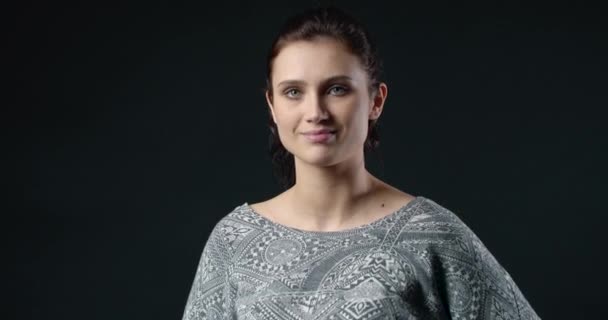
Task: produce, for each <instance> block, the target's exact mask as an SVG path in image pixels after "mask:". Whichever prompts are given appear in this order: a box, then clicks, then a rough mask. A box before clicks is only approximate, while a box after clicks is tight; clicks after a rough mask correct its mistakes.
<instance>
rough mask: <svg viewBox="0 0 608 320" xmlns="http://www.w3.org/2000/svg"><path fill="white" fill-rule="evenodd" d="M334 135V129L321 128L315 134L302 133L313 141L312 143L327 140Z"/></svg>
mask: <svg viewBox="0 0 608 320" xmlns="http://www.w3.org/2000/svg"><path fill="white" fill-rule="evenodd" d="M335 135H336V131H323V130H321V132H320V133H317V134H314V133H305V134H304V136H305V137H306V139H308V141H310V142H314V143H325V142H328V141H330V140H331V139H333V138H334V136H335Z"/></svg>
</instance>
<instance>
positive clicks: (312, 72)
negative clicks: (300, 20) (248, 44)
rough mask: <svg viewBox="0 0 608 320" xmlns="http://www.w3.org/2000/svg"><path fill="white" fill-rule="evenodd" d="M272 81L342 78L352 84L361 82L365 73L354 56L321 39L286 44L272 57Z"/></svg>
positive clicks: (343, 48) (339, 45)
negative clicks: (343, 76)
mask: <svg viewBox="0 0 608 320" xmlns="http://www.w3.org/2000/svg"><path fill="white" fill-rule="evenodd" d="M272 73H273V75H272V79H273V82H274V83H275V84H276V83H279V82H281V81H283V80H303V81H306V82H316V81H322V80H323V79H325V78H328V77H331V76H336V75H346V76H349V77H351V78H352V79H354V80H355V81H365V77H366V74H365V70H364V69H363V66H362V65H361V63H360V61H359V59H358V57H357V56H356V55H354V54H352V53H351V52H350V51H349V50H348V48H347V47H346V46H345V45H344V44H343V43H341V42H339V41H337V40H334V39H331V38H327V37H323V38H316V39H314V40H299V41H293V42H289V43H287V44H286V45H285V46H284V47H283V48H282V50H281V51H280V52H279V54H278V55H277V56H276V57H275V59H274V62H273V70H272Z"/></svg>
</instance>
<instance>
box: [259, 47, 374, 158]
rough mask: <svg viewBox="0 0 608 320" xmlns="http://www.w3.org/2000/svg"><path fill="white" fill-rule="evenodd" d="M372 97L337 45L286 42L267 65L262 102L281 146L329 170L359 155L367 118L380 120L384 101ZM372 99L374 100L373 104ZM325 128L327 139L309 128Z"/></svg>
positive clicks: (361, 73)
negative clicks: (267, 79) (269, 75)
mask: <svg viewBox="0 0 608 320" xmlns="http://www.w3.org/2000/svg"><path fill="white" fill-rule="evenodd" d="M381 86H383V88H382V90H380V91H381V92H382V95H383V96H382V97H381V98H380V99H379V98H372V97H370V93H369V91H368V77H367V74H366V72H365V70H364V69H363V66H362V65H361V63H360V62H359V59H358V58H357V56H355V55H353V54H352V53H350V52H349V51H348V49H347V48H346V47H345V46H344V45H343V44H342V43H340V42H338V41H336V40H334V39H331V38H327V37H323V38H317V39H315V40H313V41H295V42H290V43H289V44H287V45H286V46H285V47H283V49H282V50H281V51H280V52H279V54H278V55H277V56H276V57H275V59H274V62H273V67H272V88H273V96H272V99H270V97H269V93H268V92H267V93H266V99H267V102H268V105H269V107H270V111H271V113H272V117H273V119H274V122H275V123H276V124H277V128H278V132H279V137H280V139H281V143H282V144H283V146H285V148H286V149H287V150H288V151H289V152H291V153H292V154H293V155H294V156H295V157H296V161H304V162H307V163H310V164H316V165H322V166H329V165H333V164H336V163H338V162H341V161H344V160H345V159H347V158H349V157H352V156H353V155H355V154H356V153H357V152H360V153H361V154H362V153H363V144H364V142H365V139H366V137H367V130H368V120H370V119H376V118H378V117H379V116H380V112H381V110H382V104H383V102H384V98H385V97H386V86H385V85H384V84H382V85H381ZM374 101H375V102H374ZM327 128H329V129H331V130H335V133H333V134H331V135H329V137H328V138H326V139H323V137H319V136H317V137H312V136H309V135H306V134H305V133H306V132H308V131H311V130H318V129H327Z"/></svg>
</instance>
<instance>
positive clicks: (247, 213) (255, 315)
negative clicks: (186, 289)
mask: <svg viewBox="0 0 608 320" xmlns="http://www.w3.org/2000/svg"><path fill="white" fill-rule="evenodd" d="M183 319H184V320H187V319H241V320H246V319H251V320H253V319H263V320H274V319H277V320H279V319H280V320H283V319H293V320H297V319H335V320H338V319H340V320H346V319H349V320H352V319H467V320H474V319H540V318H539V317H538V315H537V314H536V313H535V312H534V310H533V309H532V307H531V306H530V304H529V303H528V301H527V300H526V299H525V297H524V296H523V295H522V293H521V291H520V290H519V288H518V287H517V285H516V284H515V283H514V281H513V279H512V278H511V277H510V276H509V273H507V271H506V270H505V269H504V268H503V267H502V266H501V265H500V264H499V263H498V262H497V261H496V259H495V258H494V256H493V255H492V254H491V253H490V252H489V251H488V250H487V248H486V247H485V246H484V244H483V243H482V242H481V241H480V240H479V239H478V237H477V236H476V235H475V234H474V233H473V232H472V231H471V229H469V228H468V227H467V226H466V225H465V224H464V222H463V221H462V220H460V219H459V218H458V217H457V216H456V215H455V214H454V213H452V212H451V211H449V210H448V209H446V208H444V207H442V206H440V205H438V204H437V203H435V202H434V201H432V200H430V199H427V198H424V197H422V196H418V197H416V198H415V199H414V200H412V201H410V202H409V203H407V204H406V205H404V206H403V207H401V208H399V209H398V210H396V211H394V212H392V213H391V214H389V215H387V216H385V217H383V218H381V219H378V220H376V221H374V222H372V223H369V224H367V225H363V226H360V227H356V228H352V229H348V230H341V231H330V232H313V231H305V230H299V229H295V228H292V227H288V226H284V225H281V224H277V223H274V222H273V221H271V220H269V219H267V218H265V217H263V216H261V215H260V214H259V213H257V212H255V211H254V210H253V209H252V208H251V207H250V206H249V205H248V203H247V202H245V203H244V204H242V205H239V206H237V207H236V208H234V209H233V211H231V212H230V213H229V214H227V215H226V216H225V217H224V218H222V219H221V220H220V221H219V222H218V223H217V224H216V225H215V227H214V228H213V230H212V232H211V234H210V236H209V238H208V240H207V243H206V245H205V247H204V249H203V252H202V255H201V258H200V262H199V264H198V268H197V270H196V275H195V277H194V282H193V284H192V288H191V289H190V294H189V296H188V300H187V303H186V306H185V311H184V314H183Z"/></svg>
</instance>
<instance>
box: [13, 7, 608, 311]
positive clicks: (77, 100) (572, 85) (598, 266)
mask: <svg viewBox="0 0 608 320" xmlns="http://www.w3.org/2000/svg"><path fill="white" fill-rule="evenodd" d="M335 3H338V4H340V5H343V7H344V8H345V9H346V10H348V11H349V12H351V13H352V14H353V15H355V16H357V17H358V18H360V19H361V20H362V21H363V22H364V23H365V24H367V25H368V26H369V28H370V30H371V31H372V33H373V34H374V35H375V37H376V39H377V42H378V45H379V48H380V51H381V54H382V56H383V57H384V60H385V70H386V72H385V75H386V78H385V79H386V81H387V83H388V86H389V95H388V100H387V103H386V105H385V109H384V113H383V114H382V117H381V120H380V122H379V124H380V130H381V131H380V133H381V135H382V138H381V140H382V144H381V152H382V158H383V159H384V161H383V162H381V161H380V157H377V156H376V157H372V158H370V159H369V162H368V163H369V166H370V170H372V172H373V173H375V174H376V175H378V176H379V177H381V179H384V180H385V181H387V182H389V183H390V184H393V185H395V186H397V187H398V188H400V189H402V190H404V191H406V192H409V193H411V194H414V195H422V196H425V197H428V198H430V199H433V200H435V201H436V202H438V203H439V204H441V205H443V206H445V207H447V208H449V209H451V210H452V211H453V212H455V213H456V214H458V215H459V216H460V217H461V218H462V219H463V220H464V221H465V222H466V223H467V224H468V225H469V226H470V227H471V228H472V229H473V230H474V231H475V233H476V234H477V235H478V236H479V237H480V238H481V239H482V241H483V242H484V243H485V244H486V246H487V247H488V248H489V249H490V251H491V252H492V253H493V254H494V255H495V256H496V258H497V259H498V260H499V261H500V262H501V264H502V265H503V266H504V267H505V268H506V269H507V270H508V271H509V272H510V274H511V275H512V276H513V278H514V279H515V281H516V283H517V284H518V286H519V287H520V289H521V290H522V292H523V293H524V294H525V296H526V297H527V298H528V300H529V302H530V303H531V304H532V306H533V307H534V308H535V310H536V311H537V312H538V314H539V315H540V316H541V317H543V318H544V319H593V318H600V317H602V316H600V315H604V313H605V312H604V310H603V301H604V299H605V297H604V291H605V289H604V287H603V285H604V283H605V280H606V279H605V274H606V273H605V270H604V269H605V265H604V264H603V260H604V259H603V257H602V256H603V254H601V251H600V250H602V246H601V243H602V238H601V237H602V235H603V233H604V230H605V227H604V225H605V223H606V218H605V216H604V214H605V213H606V207H605V203H602V200H604V199H605V195H604V193H605V192H606V187H605V181H606V180H605V178H606V174H605V173H606V171H605V168H604V167H605V164H606V163H607V161H606V160H607V158H608V157H607V154H606V131H605V128H604V126H605V112H603V111H602V110H601V108H605V107H606V106H607V102H608V99H607V91H606V84H607V82H606V76H607V73H606V71H607V69H608V68H607V63H606V57H607V53H608V50H607V45H606V28H605V26H604V25H602V24H601V23H602V20H603V19H605V17H604V15H603V14H602V13H601V11H600V10H599V7H596V6H592V5H590V4H587V3H583V2H580V1H579V2H572V3H570V4H558V3H546V4H541V3H531V2H525V3H526V4H525V5H521V6H514V5H500V4H495V3H494V4H491V5H490V4H487V3H486V2H479V3H474V2H468V4H457V3H456V2H454V1H450V2H432V3H431V2H428V3H427V4H425V5H419V4H418V5H411V4H398V3H397V2H395V3H393V2H386V3H382V2H379V1H373V2H372V1H370V2H368V3H367V4H361V5H359V4H354V3H352V2H351V1H338V2H335ZM306 7H308V4H307V3H298V4H293V3H290V1H273V2H268V1H266V2H264V4H253V3H247V2H243V3H234V2H228V1H224V2H220V3H215V4H209V3H203V1H196V2H191V3H178V2H171V3H165V4H158V3H150V2H147V1H141V2H137V3H136V2H120V3H118V4H110V3H108V2H98V3H93V2H83V3H80V4H78V3H65V2H51V1H49V2H35V1H28V2H22V3H21V4H20V6H19V7H18V8H15V9H14V10H12V11H10V12H9V15H10V19H8V20H6V21H7V22H8V28H7V30H8V31H9V33H8V37H7V38H5V45H6V52H8V53H9V57H10V58H7V60H6V61H5V62H8V65H9V69H7V70H11V71H14V73H12V74H14V76H13V77H12V78H11V81H10V83H11V84H17V86H16V88H15V90H8V92H7V97H6V100H5V107H4V108H3V109H4V111H3V114H4V116H3V119H2V120H3V121H2V123H3V124H4V129H8V133H7V134H6V135H5V137H8V138H9V142H8V143H7V144H5V146H6V150H7V155H8V156H9V157H10V156H15V157H14V159H15V160H16V161H15V162H14V164H15V165H13V166H11V167H7V169H8V170H7V172H8V174H7V175H6V177H9V179H7V180H5V181H8V182H9V183H10V191H9V192H8V193H5V194H6V195H8V201H7V202H6V203H8V204H9V210H7V211H6V212H7V213H8V214H7V215H5V216H7V217H9V219H6V221H5V223H4V226H5V227H4V229H6V232H5V234H6V235H8V243H9V245H10V246H9V247H10V248H11V249H10V251H9V255H8V257H9V258H10V259H9V260H10V264H8V265H9V267H10V269H11V270H10V271H11V272H10V273H9V274H8V278H9V281H8V282H7V284H6V288H7V292H8V293H9V295H10V296H9V298H8V300H5V301H6V302H8V306H9V307H8V308H7V309H5V310H7V311H9V312H10V313H12V314H13V315H15V316H16V317H15V318H18V319H41V318H45V319H178V318H180V317H181V313H182V311H183V307H184V305H185V302H186V298H187V294H188V291H189V289H190V285H191V282H192V279H193V276H194V272H195V268H196V264H197V262H198V258H199V256H200V254H201V252H202V249H203V246H204V244H205V241H206V239H207V236H208V233H209V232H210V230H211V228H212V227H213V226H214V224H215V223H216V222H217V221H218V220H219V219H220V218H221V217H223V216H224V215H226V214H227V213H228V212H229V211H231V210H232V209H233V208H234V207H236V206H237V205H240V204H242V203H244V202H246V201H247V202H250V203H253V202H257V201H262V200H264V199H267V198H269V197H271V196H273V195H275V194H276V193H278V192H279V191H280V190H279V188H278V186H277V185H276V183H275V181H274V180H273V177H272V171H271V166H270V162H269V158H268V156H267V153H266V150H267V138H268V133H269V131H268V130H267V127H266V122H267V113H266V105H265V102H264V99H263V96H262V91H261V90H262V87H263V85H264V76H265V75H264V72H265V68H264V67H265V55H266V50H267V49H268V47H269V45H270V43H271V41H272V38H273V36H274V34H275V32H276V31H277V29H278V28H279V26H280V24H281V23H282V21H283V19H284V18H285V17H286V16H288V15H290V14H292V13H294V12H297V11H299V10H300V9H303V8H306ZM13 98H14V99H13Z"/></svg>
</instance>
